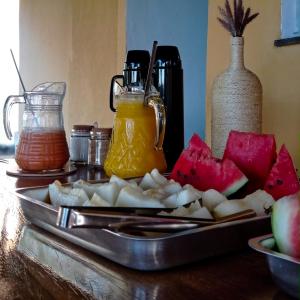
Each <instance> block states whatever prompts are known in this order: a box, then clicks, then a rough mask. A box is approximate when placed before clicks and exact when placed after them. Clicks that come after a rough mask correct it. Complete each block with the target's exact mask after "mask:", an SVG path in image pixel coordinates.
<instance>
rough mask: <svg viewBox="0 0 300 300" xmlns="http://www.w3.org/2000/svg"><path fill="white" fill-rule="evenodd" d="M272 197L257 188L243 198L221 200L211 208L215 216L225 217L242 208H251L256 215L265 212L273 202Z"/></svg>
mask: <svg viewBox="0 0 300 300" xmlns="http://www.w3.org/2000/svg"><path fill="white" fill-rule="evenodd" d="M274 202H275V201H274V199H273V197H272V196H271V195H270V194H268V193H267V192H266V191H264V190H257V191H255V192H254V193H252V194H250V195H247V196H246V197H245V198H243V199H237V200H226V201H222V202H221V203H220V204H219V205H217V206H216V207H215V208H214V209H213V214H214V216H215V217H217V218H221V217H225V216H228V215H230V214H233V213H238V212H241V211H243V210H247V209H252V210H254V211H255V212H256V214H257V215H258V216H263V215H266V214H267V211H268V210H269V209H270V207H271V206H272V205H273V204H274Z"/></svg>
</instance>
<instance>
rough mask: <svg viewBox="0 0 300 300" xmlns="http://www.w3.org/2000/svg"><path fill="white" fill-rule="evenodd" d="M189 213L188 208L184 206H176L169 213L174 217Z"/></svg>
mask: <svg viewBox="0 0 300 300" xmlns="http://www.w3.org/2000/svg"><path fill="white" fill-rule="evenodd" d="M188 214H189V210H188V209H187V208H185V207H184V206H181V207H178V208H176V209H174V210H173V211H172V212H170V213H169V215H170V216H174V217H185V216H187V215H188Z"/></svg>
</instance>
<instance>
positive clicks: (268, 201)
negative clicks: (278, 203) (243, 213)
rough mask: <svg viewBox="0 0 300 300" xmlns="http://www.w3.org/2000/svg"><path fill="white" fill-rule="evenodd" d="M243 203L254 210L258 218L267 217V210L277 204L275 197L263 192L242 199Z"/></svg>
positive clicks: (259, 191) (256, 192) (258, 191)
mask: <svg viewBox="0 0 300 300" xmlns="http://www.w3.org/2000/svg"><path fill="white" fill-rule="evenodd" d="M242 201H243V202H244V203H245V204H246V205H247V206H249V207H250V208H251V209H253V210H254V211H255V212H256V214H257V215H258V216H264V215H266V213H265V209H268V208H270V207H271V206H272V205H273V204H274V203H275V201H274V199H273V197H272V196H271V195H270V194H268V193H267V192H266V191H263V190H257V191H255V192H254V193H252V194H250V195H248V196H246V197H245V198H244V199H242Z"/></svg>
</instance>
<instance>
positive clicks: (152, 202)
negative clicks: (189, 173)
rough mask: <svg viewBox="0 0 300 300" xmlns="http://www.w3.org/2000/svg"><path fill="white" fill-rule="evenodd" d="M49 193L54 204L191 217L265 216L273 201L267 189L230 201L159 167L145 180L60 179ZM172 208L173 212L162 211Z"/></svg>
mask: <svg viewBox="0 0 300 300" xmlns="http://www.w3.org/2000/svg"><path fill="white" fill-rule="evenodd" d="M49 195H50V200H51V203H52V204H53V205H54V206H56V207H57V206H60V205H69V206H100V207H101V206H102V207H149V208H161V209H162V211H161V213H160V214H161V215H170V216H180V217H181V216H182V217H190V218H205V219H212V218H213V217H215V218H221V217H224V216H228V215H231V214H234V213H237V212H241V211H244V210H247V209H253V210H254V211H255V212H256V214H257V215H264V214H265V209H267V208H269V207H270V206H271V205H272V204H273V203H274V200H273V198H272V196H271V195H269V194H268V193H266V192H265V191H262V190H258V191H256V192H255V193H253V194H250V195H248V196H247V197H246V198H244V199H239V200H228V199H227V198H226V196H224V195H223V194H221V193H220V192H218V191H216V190H214V189H210V190H207V191H205V192H203V191H199V190H197V189H195V188H194V187H193V186H192V185H190V184H186V185H184V186H181V185H180V184H179V183H178V182H176V181H174V180H172V179H171V180H168V179H167V178H166V177H164V176H163V175H161V174H160V173H159V172H158V171H157V170H156V169H154V170H152V171H151V173H147V174H145V176H144V177H143V178H142V179H139V180H138V179H132V180H124V179H121V178H119V177H117V176H114V175H113V176H112V177H111V178H110V180H109V181H108V182H106V183H95V184H92V183H88V182H85V181H83V180H79V181H76V182H74V183H73V185H72V186H63V185H62V184H61V183H60V182H59V181H55V182H54V183H52V184H50V185H49ZM164 208H173V211H172V212H165V211H163V209H164Z"/></svg>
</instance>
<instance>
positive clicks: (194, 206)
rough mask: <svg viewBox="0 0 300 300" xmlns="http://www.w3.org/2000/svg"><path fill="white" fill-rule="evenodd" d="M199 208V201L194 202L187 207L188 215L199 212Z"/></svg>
mask: <svg viewBox="0 0 300 300" xmlns="http://www.w3.org/2000/svg"><path fill="white" fill-rule="evenodd" d="M200 208H201V204H200V202H199V201H195V202H193V203H191V205H190V206H189V207H188V210H189V214H192V213H193V212H194V211H196V210H199V209H200Z"/></svg>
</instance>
